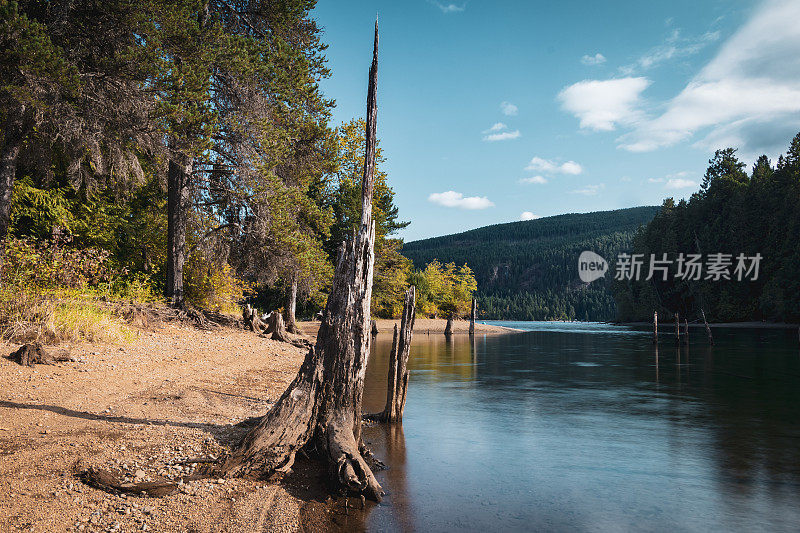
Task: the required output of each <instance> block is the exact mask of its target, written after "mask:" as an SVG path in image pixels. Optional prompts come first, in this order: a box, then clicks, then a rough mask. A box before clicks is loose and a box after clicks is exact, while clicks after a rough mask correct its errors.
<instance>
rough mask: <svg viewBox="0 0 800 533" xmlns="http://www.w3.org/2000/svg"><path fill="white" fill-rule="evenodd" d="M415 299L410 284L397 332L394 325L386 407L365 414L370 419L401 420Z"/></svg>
mask: <svg viewBox="0 0 800 533" xmlns="http://www.w3.org/2000/svg"><path fill="white" fill-rule="evenodd" d="M415 300H416V294H415V288H414V286H411V287H410V288H409V289H408V291H406V297H405V302H404V303H403V316H402V318H401V319H400V332H399V334H398V331H397V324H395V326H394V338H393V339H392V351H391V354H390V355H389V379H388V382H387V383H388V385H387V388H386V407H384V409H383V412H381V413H377V414H374V415H367V417H366V418H369V419H371V420H377V421H378V422H390V423H391V422H400V421H402V420H403V411H405V408H406V393H407V392H408V357H409V355H410V353H411V336H412V333H413V331H414V318H415V303H416V302H415Z"/></svg>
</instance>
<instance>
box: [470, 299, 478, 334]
mask: <svg viewBox="0 0 800 533" xmlns="http://www.w3.org/2000/svg"><path fill="white" fill-rule="evenodd" d="M477 311H478V300H476V299H475V298H473V299H472V310H471V311H470V314H469V334H470V335H475V315H476V314H477Z"/></svg>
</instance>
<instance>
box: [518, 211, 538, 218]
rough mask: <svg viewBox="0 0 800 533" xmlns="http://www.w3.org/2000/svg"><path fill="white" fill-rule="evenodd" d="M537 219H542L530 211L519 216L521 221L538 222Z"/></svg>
mask: <svg viewBox="0 0 800 533" xmlns="http://www.w3.org/2000/svg"><path fill="white" fill-rule="evenodd" d="M537 218H542V217H541V215H534V214H533V213H531V212H530V211H523V212H522V213H520V215H519V219H520V220H536V219H537Z"/></svg>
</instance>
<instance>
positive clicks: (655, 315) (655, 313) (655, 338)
mask: <svg viewBox="0 0 800 533" xmlns="http://www.w3.org/2000/svg"><path fill="white" fill-rule="evenodd" d="M653 344H658V311H653Z"/></svg>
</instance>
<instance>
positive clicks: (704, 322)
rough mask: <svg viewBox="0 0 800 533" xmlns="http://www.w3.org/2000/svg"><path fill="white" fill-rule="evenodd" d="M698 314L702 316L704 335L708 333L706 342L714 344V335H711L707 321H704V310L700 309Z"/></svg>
mask: <svg viewBox="0 0 800 533" xmlns="http://www.w3.org/2000/svg"><path fill="white" fill-rule="evenodd" d="M700 316H702V317H703V324H705V326H706V335H708V342H709V344H711V346H714V337H713V335H711V328H710V327H708V322H707V321H706V312H705V311H703V309H702V308H701V309H700Z"/></svg>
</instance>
